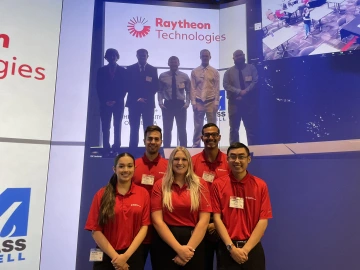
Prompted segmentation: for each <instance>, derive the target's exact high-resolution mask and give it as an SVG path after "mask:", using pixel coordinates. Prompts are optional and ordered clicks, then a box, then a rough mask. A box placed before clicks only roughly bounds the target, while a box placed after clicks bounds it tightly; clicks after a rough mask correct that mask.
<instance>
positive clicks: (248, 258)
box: [211, 142, 272, 270]
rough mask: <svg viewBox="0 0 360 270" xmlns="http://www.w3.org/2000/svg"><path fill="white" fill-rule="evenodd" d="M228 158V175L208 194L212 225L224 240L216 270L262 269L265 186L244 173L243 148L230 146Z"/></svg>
mask: <svg viewBox="0 0 360 270" xmlns="http://www.w3.org/2000/svg"><path fill="white" fill-rule="evenodd" d="M227 156H228V163H229V167H230V170H231V172H230V173H229V175H227V176H223V177H220V178H219V179H216V181H215V182H214V184H213V185H212V191H211V202H212V208H213V212H214V223H215V227H216V230H217V232H218V233H219V235H220V237H221V239H222V241H223V244H220V245H219V253H218V260H219V263H220V265H221V268H219V270H222V269H224V270H225V269H226V270H235V269H236V270H240V269H241V270H245V269H246V270H265V255H264V250H263V248H262V246H261V243H260V240H261V237H262V236H263V235H264V232H265V230H266V227H267V225H268V219H269V218H272V211H271V204H270V197H269V192H268V188H267V185H266V183H265V182H264V181H263V180H262V179H260V178H258V177H256V176H253V175H251V174H250V173H249V172H248V171H247V170H246V169H247V167H248V164H249V163H250V161H251V157H250V152H249V148H248V147H247V146H246V145H244V144H242V143H239V142H235V143H232V144H231V145H230V147H229V148H228V150H227Z"/></svg>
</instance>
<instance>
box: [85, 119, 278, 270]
mask: <svg viewBox="0 0 360 270" xmlns="http://www.w3.org/2000/svg"><path fill="white" fill-rule="evenodd" d="M144 138H145V139H144V143H145V149H146V150H145V154H144V156H143V157H140V158H138V159H136V160H134V158H133V156H132V155H131V154H129V153H122V154H119V155H118V156H117V157H116V158H115V162H114V166H113V170H114V174H113V176H112V177H111V179H110V181H109V183H108V184H107V185H106V187H104V188H101V189H100V190H99V191H98V192H97V193H96V195H95V196H94V199H93V202H92V205H91V208H90V212H89V216H88V219H87V222H86V226H85V229H87V230H89V231H91V232H92V236H93V238H94V240H95V242H96V244H97V246H98V248H99V252H103V258H102V259H101V260H98V261H95V262H94V268H93V269H94V270H101V269H102V270H105V269H109V270H110V269H117V270H128V269H132V270H138V269H139V270H140V269H144V265H145V261H146V258H147V256H148V253H149V252H150V259H151V265H152V269H154V270H171V269H174V270H175V269H196V270H201V269H206V270H208V269H213V261H214V253H216V259H217V260H216V261H217V269H219V270H221V269H223V270H225V269H226V270H232V269H234V270H235V269H246V270H255V269H256V270H262V269H265V256H264V251H263V248H262V246H261V243H260V240H261V237H262V236H263V234H264V232H265V229H266V227H267V224H268V219H269V218H272V211H271V205H270V199H269V192H268V189H267V185H266V183H265V182H264V181H263V180H262V179H260V178H258V177H256V176H254V175H252V174H250V173H249V172H248V171H247V167H248V164H249V163H250V162H251V156H250V152H249V149H248V147H247V146H246V145H244V144H242V143H240V142H234V143H232V144H231V145H230V147H229V148H228V150H227V154H225V153H222V152H221V151H220V149H219V148H218V143H219V141H220V139H221V134H220V130H219V128H218V127H217V125H216V124H214V123H208V124H205V125H204V126H203V127H202V135H201V139H202V141H203V142H204V150H203V151H202V152H200V153H198V154H196V155H194V156H193V157H191V156H190V153H189V151H188V150H187V149H186V148H185V147H177V148H175V149H174V150H173V151H172V153H171V155H170V157H169V160H166V159H165V158H163V157H161V155H160V154H159V149H160V147H161V144H162V130H161V128H160V127H158V126H154V125H151V126H148V127H147V128H146V130H145V134H144Z"/></svg>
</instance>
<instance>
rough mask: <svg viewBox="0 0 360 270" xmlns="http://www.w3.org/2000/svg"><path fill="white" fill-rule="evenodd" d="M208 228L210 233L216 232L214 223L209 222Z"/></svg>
mask: <svg viewBox="0 0 360 270" xmlns="http://www.w3.org/2000/svg"><path fill="white" fill-rule="evenodd" d="M207 230H208V232H209V233H210V234H213V233H215V232H216V229H215V225H214V223H209V225H208V227H207Z"/></svg>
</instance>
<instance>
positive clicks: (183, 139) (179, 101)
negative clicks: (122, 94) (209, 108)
mask: <svg viewBox="0 0 360 270" xmlns="http://www.w3.org/2000/svg"><path fill="white" fill-rule="evenodd" d="M168 65H169V67H170V70H169V71H166V72H164V73H161V74H160V77H159V81H160V90H159V92H158V101H159V106H160V108H161V110H162V117H163V128H164V147H165V148H169V147H170V145H171V132H172V128H173V121H174V118H175V120H176V125H177V131H178V135H179V141H180V146H184V147H187V134H186V109H187V108H188V107H189V104H190V78H189V76H188V75H187V74H186V73H184V72H181V71H179V65H180V61H179V58H177V57H176V56H171V57H170V58H169V61H168ZM164 100H165V101H164Z"/></svg>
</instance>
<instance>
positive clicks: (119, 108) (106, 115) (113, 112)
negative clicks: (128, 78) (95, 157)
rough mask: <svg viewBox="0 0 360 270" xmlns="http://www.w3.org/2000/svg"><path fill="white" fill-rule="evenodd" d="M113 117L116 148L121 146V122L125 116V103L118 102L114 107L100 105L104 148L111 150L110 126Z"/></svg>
mask: <svg viewBox="0 0 360 270" xmlns="http://www.w3.org/2000/svg"><path fill="white" fill-rule="evenodd" d="M112 116H113V118H114V119H113V120H114V121H113V124H114V145H113V147H114V148H119V147H120V146H121V136H120V134H121V122H122V118H123V116H124V101H122V102H121V101H116V103H115V104H114V105H113V106H111V107H110V106H107V105H106V104H101V105H100V119H101V131H102V135H103V136H102V140H103V148H105V149H108V148H110V124H111V117H112Z"/></svg>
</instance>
